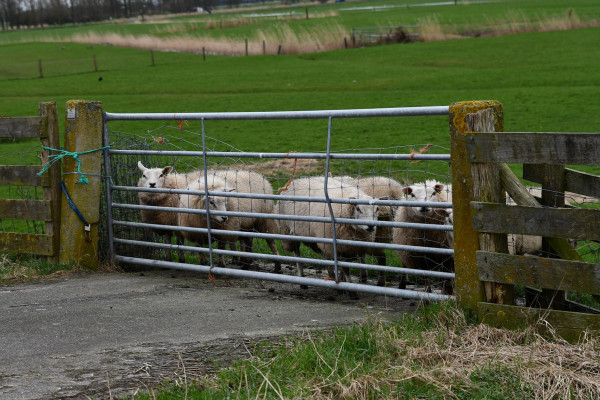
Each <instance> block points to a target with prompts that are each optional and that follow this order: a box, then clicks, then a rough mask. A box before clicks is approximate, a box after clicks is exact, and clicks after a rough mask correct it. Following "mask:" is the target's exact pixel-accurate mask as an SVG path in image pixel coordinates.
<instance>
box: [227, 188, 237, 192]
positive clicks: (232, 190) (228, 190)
mask: <svg viewBox="0 0 600 400" xmlns="http://www.w3.org/2000/svg"><path fill="white" fill-rule="evenodd" d="M225 191H226V192H235V188H232V189H227V190H225Z"/></svg>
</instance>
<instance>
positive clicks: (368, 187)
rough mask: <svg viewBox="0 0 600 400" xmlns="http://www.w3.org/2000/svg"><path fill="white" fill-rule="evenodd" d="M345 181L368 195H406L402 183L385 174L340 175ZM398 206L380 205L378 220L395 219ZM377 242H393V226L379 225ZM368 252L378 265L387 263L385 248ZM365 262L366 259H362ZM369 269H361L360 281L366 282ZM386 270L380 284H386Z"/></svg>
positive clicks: (390, 197)
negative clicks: (353, 176)
mask: <svg viewBox="0 0 600 400" xmlns="http://www.w3.org/2000/svg"><path fill="white" fill-rule="evenodd" d="M338 179H340V180H341V181H342V182H343V183H345V184H348V185H351V186H357V187H359V188H360V189H361V190H362V191H363V192H365V193H366V194H367V195H369V196H371V197H373V198H378V199H380V200H402V199H403V197H404V190H403V187H402V185H400V183H398V182H397V181H395V180H394V179H391V178H387V177H383V176H369V177H364V178H352V177H340V178H338ZM396 209H397V207H396V206H394V207H392V206H384V205H380V206H379V213H378V217H377V220H378V221H393V220H394V216H395V213H396ZM375 242H377V243H391V242H392V228H391V227H387V226H378V227H377V230H376V232H375ZM367 254H369V255H372V256H374V257H375V259H376V260H377V264H378V265H382V266H385V265H387V257H386V255H385V250H384V249H377V248H369V249H367ZM362 262H363V263H365V260H364V259H363V260H362ZM366 280H367V271H366V270H364V269H361V270H360V281H361V282H366ZM385 281H386V277H385V272H380V273H379V279H378V280H377V285H378V286H385Z"/></svg>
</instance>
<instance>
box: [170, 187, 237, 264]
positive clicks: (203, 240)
mask: <svg viewBox="0 0 600 400" xmlns="http://www.w3.org/2000/svg"><path fill="white" fill-rule="evenodd" d="M207 178H208V179H207V181H208V190H209V191H213V192H229V191H231V190H232V189H230V188H228V187H227V185H226V183H225V181H224V180H223V179H221V178H219V177H216V176H214V175H213V176H207ZM187 189H188V190H198V191H202V190H206V189H207V186H206V185H205V184H204V176H200V177H199V178H198V179H196V180H194V181H193V182H191V183H190V184H189V186H188V187H187ZM206 203H207V197H206V196H205V195H201V194H182V195H181V196H180V197H179V208H192V209H198V210H206V205H207V204H206ZM227 203H228V198H227V197H224V196H215V195H212V196H208V206H209V210H210V211H226V210H227ZM228 220H229V218H228V217H227V216H224V215H213V214H211V220H210V222H211V229H223V230H231V229H230V228H231V227H230V226H229V225H228V223H227V222H228ZM178 224H179V225H180V226H183V227H193V228H204V229H206V228H207V227H208V221H207V219H206V215H202V214H191V213H187V212H180V213H178ZM181 233H182V236H183V237H184V238H185V239H187V240H189V241H192V242H194V243H196V244H197V245H199V246H202V245H205V244H207V243H208V234H206V233H200V232H189V231H183V232H181ZM211 237H212V238H214V239H215V240H216V241H217V243H218V248H219V249H220V250H223V249H225V245H226V244H227V243H229V247H230V249H231V248H232V247H233V249H235V241H236V239H237V238H236V236H235V235H224V234H212V236H211ZM200 263H201V264H204V263H205V258H204V254H203V253H200ZM218 265H219V266H220V267H223V266H225V256H224V255H222V254H221V255H219V261H218Z"/></svg>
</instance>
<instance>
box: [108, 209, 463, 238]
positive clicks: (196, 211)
mask: <svg viewBox="0 0 600 400" xmlns="http://www.w3.org/2000/svg"><path fill="white" fill-rule="evenodd" d="M112 207H113V208H124V209H129V210H155V211H166V212H182V211H183V212H185V213H188V214H200V215H206V211H205V210H200V209H195V208H174V207H160V206H141V205H137V204H121V203H113V204H112ZM210 214H211V215H227V216H230V217H249V218H263V219H277V220H287V221H307V222H329V221H331V219H330V218H327V217H304V216H301V215H288V214H265V213H246V212H239V211H215V210H211V211H210ZM335 221H336V222H339V223H342V224H354V223H356V220H355V219H351V218H336V219H335ZM364 224H365V225H373V226H387V227H390V228H394V227H398V228H409V229H423V230H432V231H446V232H450V231H453V230H454V228H453V227H452V225H436V224H422V223H417V222H392V221H378V220H374V221H368V222H365V223H364Z"/></svg>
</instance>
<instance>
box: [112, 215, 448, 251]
mask: <svg viewBox="0 0 600 400" xmlns="http://www.w3.org/2000/svg"><path fill="white" fill-rule="evenodd" d="M113 224H114V225H123V226H130V227H132V228H151V229H162V230H172V231H179V232H200V233H208V229H207V228H192V227H183V226H178V225H159V224H146V223H143V222H129V221H118V220H117V221H113ZM211 231H212V233H220V234H224V235H226V234H232V233H235V234H236V235H238V236H243V237H256V238H261V239H275V240H290V241H301V242H307V243H325V244H333V240H334V239H332V238H316V237H313V236H299V235H293V236H291V235H278V234H276V233H260V232H250V231H233V230H223V229H211ZM336 241H337V242H338V243H339V244H346V245H352V246H357V247H366V248H370V249H388V250H406V251H415V252H419V253H430V254H441V255H448V256H451V255H453V254H454V250H453V249H446V248H439V247H425V246H408V245H400V244H388V243H379V242H362V241H354V240H345V239H336Z"/></svg>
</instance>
